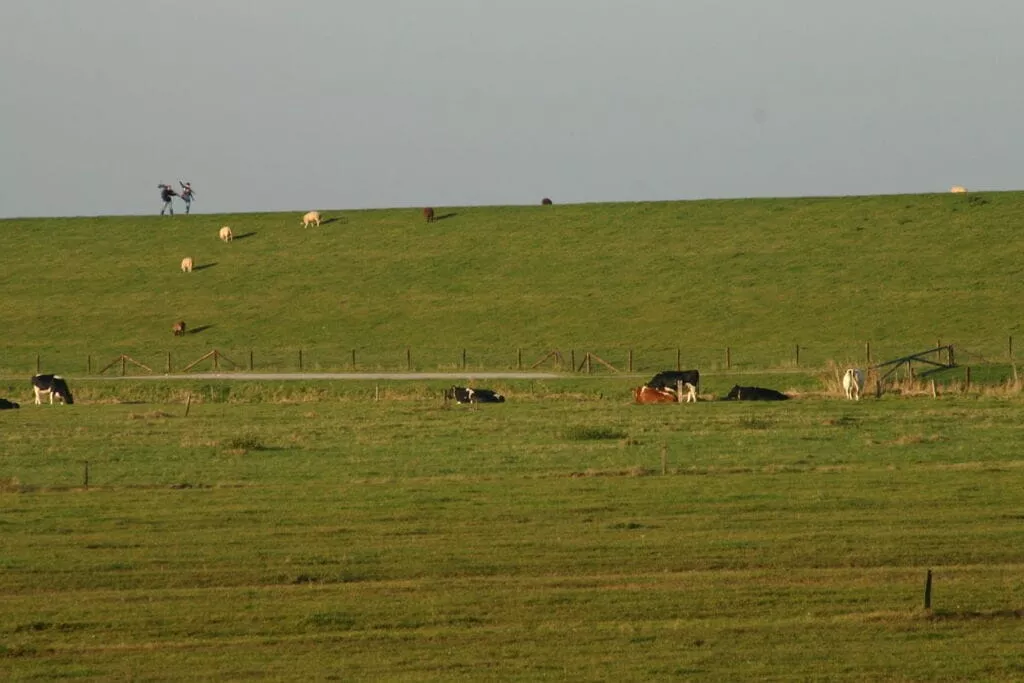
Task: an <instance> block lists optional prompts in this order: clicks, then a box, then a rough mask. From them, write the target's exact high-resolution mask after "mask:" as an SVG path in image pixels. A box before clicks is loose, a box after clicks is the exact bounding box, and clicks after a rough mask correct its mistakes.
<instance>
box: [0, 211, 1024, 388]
mask: <svg viewBox="0 0 1024 683" xmlns="http://www.w3.org/2000/svg"><path fill="white" fill-rule="evenodd" d="M323 213H324V216H325V218H326V221H325V223H324V224H323V225H321V226H320V227H319V228H309V229H303V228H302V226H301V225H300V216H301V214H302V212H301V211H297V212H295V213H276V214H237V215H203V214H196V215H191V216H180V215H179V216H174V217H161V216H129V217H98V218H33V219H11V220H2V221H0V254H2V256H0V259H2V263H3V268H0V291H2V292H3V297H0V327H2V329H3V331H4V344H3V346H2V347H0V374H6V375H11V376H22V375H24V374H25V373H28V372H34V371H35V368H36V361H37V358H38V359H39V367H40V369H42V370H43V371H52V372H61V373H64V374H70V375H75V374H85V373H87V372H88V371H90V370H91V372H92V373H96V372H98V370H99V369H101V368H102V367H103V366H105V365H107V364H109V363H110V362H111V361H112V360H114V359H116V358H117V357H119V356H120V355H121V354H128V355H130V356H131V357H132V358H133V359H135V360H138V361H139V362H141V363H143V364H145V365H146V366H148V367H149V368H150V369H152V370H153V371H154V372H164V371H165V370H166V366H167V364H168V362H170V365H171V369H172V371H175V372H177V371H180V370H182V369H183V368H184V367H185V366H186V365H188V364H189V363H192V362H194V361H195V360H197V359H199V358H200V357H201V356H203V355H204V354H205V353H207V352H209V351H211V350H213V349H218V350H219V351H220V352H222V353H223V354H225V356H226V357H227V358H228V360H229V361H234V363H236V364H238V365H239V366H241V367H248V365H249V362H250V359H251V360H252V362H253V365H254V366H255V368H256V369H257V370H289V371H294V370H297V369H298V365H299V353H300V352H301V353H302V358H303V360H302V363H303V369H304V370H343V369H348V368H350V367H352V360H353V353H354V354H355V363H356V367H357V369H394V370H405V369H406V368H412V369H413V370H437V369H454V368H459V367H461V366H462V364H463V362H464V361H465V365H466V367H467V368H468V369H485V368H487V369H507V368H514V367H517V366H518V365H520V364H522V365H524V366H530V365H533V364H534V363H536V362H538V361H539V360H541V359H543V358H544V357H545V356H546V355H547V354H548V353H549V352H551V351H556V350H557V351H559V352H560V353H561V354H562V368H563V369H568V364H569V362H570V360H571V359H572V358H574V359H575V363H576V365H577V366H579V365H580V364H581V362H582V359H583V358H584V354H585V353H587V352H590V353H593V354H596V355H597V356H598V357H600V358H602V359H604V360H606V361H607V362H608V363H610V364H612V365H613V366H615V367H616V368H617V369H619V370H622V369H624V368H627V366H628V363H629V354H630V352H632V353H633V363H634V370H635V371H637V372H648V371H652V370H657V369H661V368H663V367H674V365H675V363H676V360H677V353H678V354H679V358H680V359H681V362H682V363H683V364H685V365H686V366H687V367H699V368H701V369H702V370H707V371H711V370H722V369H726V368H725V366H726V363H727V361H726V349H727V348H728V349H729V358H728V365H729V369H733V370H757V369H764V368H776V369H777V368H787V367H796V366H797V360H798V359H797V354H798V350H797V349H798V347H799V356H800V357H799V365H800V366H801V367H810V368H818V367H822V366H823V365H824V364H826V363H827V362H828V361H831V360H834V361H835V362H837V363H839V364H845V363H848V362H858V363H859V364H862V365H863V364H866V360H867V354H868V348H867V346H866V345H867V344H870V345H871V348H870V353H871V357H872V361H874V362H878V361H881V360H886V359H890V358H895V357H899V356H903V355H906V354H908V353H912V352H915V351H919V350H923V349H927V348H931V347H932V346H934V345H935V344H936V342H941V343H943V344H948V343H955V344H957V346H958V347H959V348H960V349H962V350H963V353H962V355H961V357H960V358H961V361H962V362H975V363H977V362H984V361H990V362H991V361H997V360H998V361H1003V362H1005V361H1006V359H1007V356H1008V355H1009V354H1010V337H1011V336H1012V335H1014V334H1015V333H1019V332H1020V326H1021V301H1022V300H1024V274H1022V269H1024V240H1022V239H1020V236H1019V230H1020V226H1021V225H1022V223H1024V193H1020V192H1001V193H981V194H979V193H971V194H967V195H952V194H935V195H900V196H876V197H836V198H802V199H750V200H722V201H686V202H656V203H622V204H584V205H566V206H559V205H555V206H549V207H541V206H505V207H437V214H438V216H439V217H441V220H438V221H437V222H435V223H432V224H427V223H425V222H424V221H423V218H422V215H421V213H420V211H419V209H418V208H405V209H382V210H361V211H346V210H334V211H331V210H325V211H324V212H323ZM222 225H229V226H230V227H231V228H232V229H233V231H234V234H235V235H236V239H235V241H234V242H233V243H231V244H225V243H222V242H220V241H219V240H218V238H217V233H218V230H219V228H220V226H222ZM184 256H191V257H192V258H193V259H194V260H195V263H196V270H195V271H194V272H193V273H191V274H185V273H182V272H180V270H179V263H180V261H181V259H182V258H183V257H184ZM179 319H181V320H185V321H186V322H187V324H188V326H189V327H190V328H191V329H192V330H194V332H193V333H190V334H187V335H186V336H185V337H183V338H173V337H172V335H171V326H172V324H173V323H174V322H175V321H177V320H179ZM464 352H465V355H463V353H464ZM250 354H251V355H250ZM570 354H573V355H570ZM210 367H211V363H210V362H205V363H203V364H200V365H199V366H198V368H199V369H209V368H210ZM231 367H233V366H231V365H230V364H229V363H228V361H225V362H224V365H223V366H222V368H221V369H230V368H231ZM543 367H545V368H553V367H556V363H555V360H554V358H552V359H551V360H549V362H547V363H545V364H544V365H543ZM128 369H129V371H132V372H137V373H144V372H145V371H144V370H142V369H141V368H139V367H138V366H133V365H131V364H129V365H128ZM595 371H596V372H610V371H608V370H607V369H606V368H604V366H601V365H596V366H595ZM112 372H119V366H117V365H115V367H114V368H113V369H111V370H109V371H108V373H107V374H110V373H112Z"/></svg>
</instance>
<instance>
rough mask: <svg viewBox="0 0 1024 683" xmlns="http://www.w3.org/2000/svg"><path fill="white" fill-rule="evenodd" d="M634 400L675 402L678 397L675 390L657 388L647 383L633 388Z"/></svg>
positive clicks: (642, 401)
mask: <svg viewBox="0 0 1024 683" xmlns="http://www.w3.org/2000/svg"><path fill="white" fill-rule="evenodd" d="M633 400H634V401H635V402H636V403H675V402H676V401H677V400H678V399H677V398H676V393H675V392H674V391H669V390H668V389H655V388H654V387H649V386H647V385H646V384H645V385H643V386H642V387H637V388H635V389H633Z"/></svg>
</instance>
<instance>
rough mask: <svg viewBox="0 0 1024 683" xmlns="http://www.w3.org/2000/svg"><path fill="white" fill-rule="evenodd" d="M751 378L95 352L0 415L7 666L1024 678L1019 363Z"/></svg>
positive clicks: (213, 674)
mask: <svg viewBox="0 0 1024 683" xmlns="http://www.w3.org/2000/svg"><path fill="white" fill-rule="evenodd" d="M733 379H734V378H731V377H728V376H720V377H709V378H708V379H707V380H706V382H707V384H708V386H707V387H706V390H707V391H708V392H711V393H718V392H721V391H724V390H725V389H727V388H728V386H729V385H731V383H732V380H733ZM756 379H757V382H758V383H763V384H768V385H771V386H778V387H789V386H790V385H791V387H792V388H795V389H800V388H804V389H806V391H807V393H806V395H805V396H803V397H801V398H798V399H794V400H791V401H788V402H785V403H765V404H754V403H732V402H724V401H713V400H708V401H702V402H700V403H698V404H695V405H658V406H635V405H631V404H630V403H629V397H628V386H629V385H630V382H629V381H627V380H625V379H623V378H602V379H589V378H576V379H566V380H553V381H544V382H541V381H518V382H514V381H504V382H495V383H492V384H491V385H492V386H495V387H496V388H500V389H501V390H502V391H503V392H505V393H506V394H507V395H508V396H509V401H508V402H507V403H505V404H503V405H489V406H476V407H470V406H458V405H452V404H445V403H444V402H443V401H442V400H441V398H440V391H441V389H442V388H443V387H444V383H440V382H425V381H417V382H353V383H317V382H298V383H290V384H289V383H246V382H232V383H228V382H219V383H217V382H202V381H184V382H173V381H141V380H126V381H106V380H104V381H100V380H80V381H78V382H76V383H75V384H74V386H73V388H74V389H76V398H77V399H78V400H77V401H76V404H75V405H74V406H52V407H51V406H49V405H45V406H34V405H23V407H22V409H20V410H10V411H3V412H0V539H2V542H0V543H2V552H0V678H2V679H3V680H50V679H57V678H72V679H78V680H95V681H106V680H189V679H198V680H241V679H269V680H407V681H423V680H439V681H440V680H445V681H447V680H520V681H536V680H608V681H648V680H695V679H696V680H721V681H736V680H821V681H826V680H827V681H837V680H848V681H861V680H905V681H920V680H963V681H977V680H989V681H993V680H1006V681H1010V680H1020V678H1021V677H1024V654H1022V651H1021V648H1020V643H1021V639H1022V636H1024V623H1022V619H1021V617H1022V615H1024V562H1022V559H1021V551H1020V539H1021V524H1022V521H1024V465H1022V460H1021V457H1020V456H1021V452H1020V451H1021V446H1020V444H1021V443H1024V401H1022V400H1021V397H1020V393H1019V391H1018V390H1011V389H1010V388H1008V387H1004V388H1003V389H999V388H997V387H988V388H978V389H976V390H973V391H966V392H965V391H961V390H956V389H955V388H950V389H949V390H948V391H946V392H945V393H941V394H940V395H939V397H938V398H937V399H933V398H931V397H929V396H923V395H921V396H911V395H909V394H904V395H897V394H896V393H891V394H886V395H885V396H884V397H882V398H881V399H877V400H876V399H873V398H872V399H866V400H862V401H860V402H856V403H854V402H847V401H843V400H839V399H838V398H835V397H834V395H830V394H828V393H827V392H824V391H821V390H820V387H821V384H822V380H821V378H818V377H813V376H806V377H800V376H796V375H793V374H784V375H779V376H774V377H773V376H763V377H757V378H756ZM787 380H789V384H785V383H784V382H786V381H787ZM21 383H22V382H18V383H14V382H12V383H4V382H0V391H5V392H7V393H8V395H10V393H11V392H13V391H15V390H17V387H18V386H20V384H21ZM816 386H817V387H818V392H817V393H812V391H811V390H812V389H814V387H816ZM188 397H191V400H190V403H189V408H188V415H187V416H186V415H185V413H186V400H189V398H188ZM374 397H377V399H378V400H374ZM86 463H88V486H86V482H85V477H86ZM929 569H931V570H932V572H933V578H934V584H933V596H932V609H931V610H925V609H924V607H923V591H924V583H925V576H926V573H927V571H928V570H929Z"/></svg>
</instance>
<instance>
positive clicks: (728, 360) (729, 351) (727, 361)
mask: <svg viewBox="0 0 1024 683" xmlns="http://www.w3.org/2000/svg"><path fill="white" fill-rule="evenodd" d="M730 368H732V349H730V348H729V347H728V346H726V347H725V369H726V370H729V369H730Z"/></svg>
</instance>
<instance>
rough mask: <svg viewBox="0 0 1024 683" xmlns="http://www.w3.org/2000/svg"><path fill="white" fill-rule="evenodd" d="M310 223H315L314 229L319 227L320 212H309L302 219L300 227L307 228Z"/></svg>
mask: <svg viewBox="0 0 1024 683" xmlns="http://www.w3.org/2000/svg"><path fill="white" fill-rule="evenodd" d="M310 223H316V227H318V228H319V227H320V212H319V211H310V212H309V213H307V214H306V215H305V216H303V217H302V227H304V228H308V227H309V224H310Z"/></svg>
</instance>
